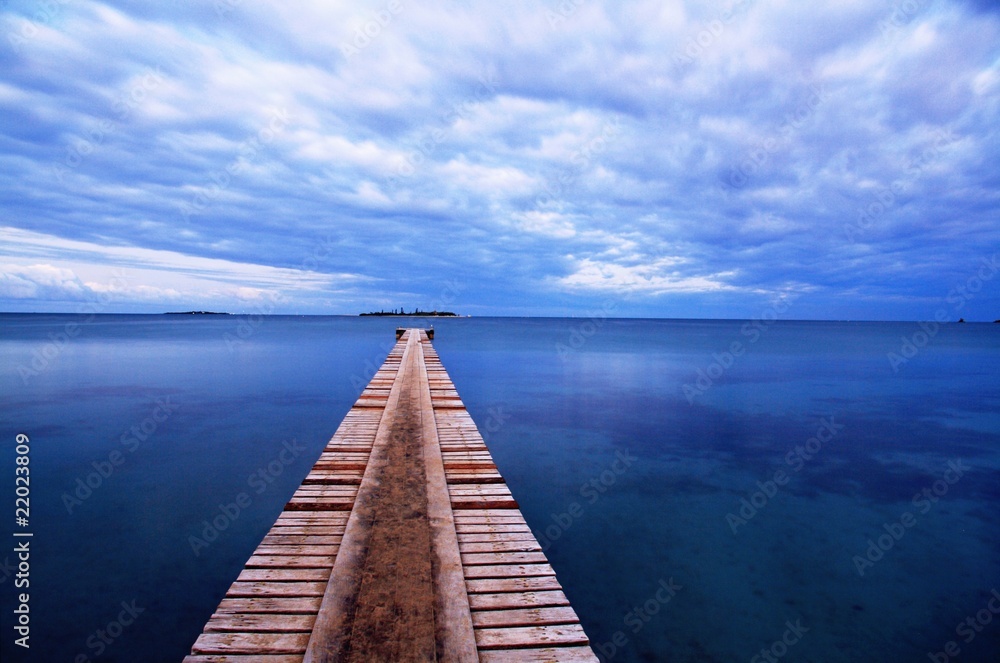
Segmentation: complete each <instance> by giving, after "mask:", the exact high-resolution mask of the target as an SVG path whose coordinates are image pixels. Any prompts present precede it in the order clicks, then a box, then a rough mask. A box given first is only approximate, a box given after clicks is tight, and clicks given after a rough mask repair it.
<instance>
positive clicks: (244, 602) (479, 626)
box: [184, 329, 597, 663]
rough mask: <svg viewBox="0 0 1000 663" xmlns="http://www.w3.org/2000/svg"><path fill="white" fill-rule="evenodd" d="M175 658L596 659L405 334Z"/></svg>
mask: <svg viewBox="0 0 1000 663" xmlns="http://www.w3.org/2000/svg"><path fill="white" fill-rule="evenodd" d="M184 660H185V663H208V662H215V663H229V662H232V663H326V662H328V661H418V660H419V661H435V660H436V661H463V662H464V661H486V662H489V661H597V657H596V656H595V655H594V653H593V651H591V649H590V647H589V641H588V639H587V636H586V634H585V633H584V631H583V628H582V627H581V626H580V621H579V619H578V618H577V615H576V613H575V611H574V610H573V608H572V607H571V606H570V604H569V601H568V600H567V599H566V596H565V595H564V594H563V592H562V588H561V586H560V585H559V582H558V580H557V579H556V576H555V572H554V571H553V570H552V567H551V566H550V565H549V563H548V561H547V560H546V558H545V555H544V553H543V552H542V550H541V547H540V546H539V544H538V542H537V541H536V540H535V537H534V536H533V535H532V533H531V530H530V529H529V528H528V525H527V524H526V523H525V521H524V518H523V517H522V515H521V512H520V511H519V510H518V507H517V503H516V502H515V501H514V498H513V497H512V496H511V494H510V491H509V490H508V488H507V485H506V484H505V483H504V480H503V477H502V476H500V473H499V472H498V471H497V468H496V465H494V464H493V459H492V458H491V456H490V453H489V451H488V450H487V448H486V444H485V443H484V442H483V438H482V436H481V435H480V434H479V431H478V430H477V429H476V425H475V423H474V422H473V421H472V417H470V416H469V413H468V411H467V410H466V409H465V405H464V404H463V403H462V400H461V398H459V395H458V392H457V391H456V390H455V387H454V385H453V384H452V382H451V379H450V378H449V377H448V374H447V372H445V370H444V367H443V366H442V365H441V361H440V360H439V359H438V356H437V353H436V352H435V351H434V348H433V346H432V345H431V342H430V339H429V338H428V335H427V333H426V331H424V330H422V329H407V330H402V332H401V333H399V332H398V333H397V341H396V345H395V346H394V347H393V349H392V351H391V352H390V353H389V356H388V357H387V358H386V360H385V363H384V364H383V365H382V367H381V368H380V369H379V371H378V372H377V373H376V374H375V376H374V377H373V378H372V380H371V382H370V383H369V385H368V387H367V388H366V389H365V390H364V392H363V393H362V394H361V396H360V397H359V398H358V400H357V402H356V403H355V404H354V407H352V408H351V410H350V412H348V413H347V416H345V417H344V421H343V422H342V423H341V425H340V427H339V428H338V429H337V432H336V433H335V434H334V436H333V438H332V439H331V440H330V442H329V443H328V444H327V446H326V448H325V449H324V450H323V453H322V454H321V455H320V457H319V460H318V461H317V462H316V464H315V465H314V466H313V468H312V470H311V471H310V472H309V475H308V476H307V477H306V478H305V480H304V481H303V482H302V485H301V486H300V487H299V489H298V490H297V491H296V492H295V494H294V495H293V496H292V499H291V500H290V501H289V502H288V504H287V505H286V506H285V509H284V511H283V512H282V513H281V515H280V516H279V517H278V520H277V521H276V522H275V523H274V526H273V527H272V528H271V530H270V531H269V532H268V533H267V535H266V536H265V537H264V540H263V541H261V543H260V545H259V546H258V547H257V549H256V550H255V551H254V553H253V555H252V556H251V557H250V559H249V560H247V563H246V566H245V568H244V569H243V571H242V573H240V575H239V577H238V578H237V579H236V581H235V582H234V583H233V584H232V586H231V587H230V588H229V591H228V592H226V596H225V598H223V599H222V602H221V603H220V604H219V606H218V608H217V609H216V611H215V614H213V615H212V617H211V619H209V621H208V623H207V624H206V625H205V630H204V632H203V633H202V634H201V636H199V638H198V640H197V641H196V642H195V644H194V646H193V647H192V649H191V655H190V656H188V657H187V658H185V659H184Z"/></svg>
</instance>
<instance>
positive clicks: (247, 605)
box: [215, 597, 320, 615]
mask: <svg viewBox="0 0 1000 663" xmlns="http://www.w3.org/2000/svg"><path fill="white" fill-rule="evenodd" d="M319 602H320V598H319V597H280V598H276V597H255V598H239V599H237V598H225V599H222V602H221V603H219V607H218V608H216V609H215V611H216V613H221V612H235V613H243V612H247V613H250V612H257V613H274V614H282V615H292V614H314V615H315V614H316V613H317V612H318V611H319Z"/></svg>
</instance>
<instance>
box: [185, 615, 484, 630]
mask: <svg viewBox="0 0 1000 663" xmlns="http://www.w3.org/2000/svg"><path fill="white" fill-rule="evenodd" d="M484 614H492V613H484ZM315 622H316V616H315V615H262V614H242V615H240V614H233V613H229V612H223V613H216V614H214V615H212V618H211V619H209V620H208V624H206V625H205V632H206V633H311V632H312V628H313V624H314V623H315Z"/></svg>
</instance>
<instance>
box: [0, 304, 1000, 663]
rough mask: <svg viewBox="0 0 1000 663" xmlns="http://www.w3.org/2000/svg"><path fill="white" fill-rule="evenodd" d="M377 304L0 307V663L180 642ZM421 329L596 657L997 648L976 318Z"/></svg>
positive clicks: (993, 334) (993, 524) (340, 392)
mask: <svg viewBox="0 0 1000 663" xmlns="http://www.w3.org/2000/svg"><path fill="white" fill-rule="evenodd" d="M397 322H398V320H396V319H379V318H339V317H330V318H324V317H271V318H263V319H251V320H246V319H244V318H235V317H194V318H188V317H185V318H172V317H164V316H98V317H96V318H95V319H93V320H90V319H88V318H85V317H79V316H39V315H0V394H2V400H0V496H2V497H0V541H2V544H0V545H2V547H0V610H2V612H0V651H2V654H3V656H2V659H3V661H4V662H5V663H6V662H7V661H46V662H48V661H74V660H78V661H81V662H82V661H88V660H91V661H129V662H131V661H179V660H180V659H181V658H182V657H183V656H184V655H185V654H186V653H187V652H188V651H189V649H190V646H191V644H192V642H193V641H194V639H195V638H196V637H197V635H198V634H199V633H200V631H201V628H202V627H203V625H204V623H205V621H206V620H207V619H208V617H209V615H210V614H211V613H212V611H213V609H214V607H215V606H216V605H217V604H218V601H219V600H220V598H221V596H222V595H223V593H224V592H225V590H226V588H227V587H228V586H229V584H230V582H231V581H232V580H233V579H234V578H235V576H236V575H237V574H238V572H239V569H240V568H241V567H242V565H243V563H244V561H245V560H246V558H247V557H248V556H249V554H250V553H251V552H252V550H253V549H254V548H255V547H256V545H257V543H258V542H259V540H260V539H261V537H262V536H263V535H264V533H265V532H266V531H267V529H268V528H269V527H270V525H271V523H272V522H273V521H274V519H275V517H276V516H277V515H278V513H279V512H280V511H281V508H282V506H283V505H284V503H285V502H286V501H287V499H288V498H289V496H290V495H291V494H292V492H294V490H295V488H296V487H297V486H298V484H299V483H300V481H301V479H302V477H303V476H304V475H305V473H306V472H307V471H308V469H309V467H311V465H312V463H313V462H314V460H315V458H316V456H317V455H318V454H319V452H320V450H321V449H322V447H323V445H324V444H325V442H326V440H327V439H328V438H329V437H330V435H331V434H332V433H333V431H334V430H335V429H336V427H337V425H338V424H339V423H340V420H341V419H342V417H343V415H344V414H345V413H346V412H347V410H348V409H349V408H350V406H351V404H352V403H353V401H354V399H355V398H356V397H357V395H358V392H359V387H360V385H362V384H364V383H366V382H367V379H368V377H369V376H370V375H371V372H372V371H373V370H374V369H375V368H377V366H379V365H380V364H381V362H382V360H383V359H384V357H385V354H386V351H387V349H388V347H389V346H390V344H391V342H392V339H393V334H392V330H393V328H394V327H395V326H396V324H397ZM410 322H411V323H413V324H423V325H426V321H410ZM433 322H434V326H435V328H436V330H437V335H436V339H435V346H436V348H437V350H438V352H439V354H440V355H441V358H442V360H443V362H444V364H445V367H446V368H447V369H448V371H449V373H450V374H451V376H452V379H453V380H454V382H455V384H456V386H457V388H458V390H459V393H460V394H461V395H462V397H463V399H464V400H465V403H466V405H467V406H468V408H469V410H470V412H471V413H472V416H473V418H474V419H475V420H476V421H477V423H478V424H479V426H480V429H481V430H482V431H483V433H484V436H485V437H486V438H487V443H488V444H489V446H490V449H491V451H492V452H493V456H494V458H495V460H496V462H497V464H498V465H499V467H500V469H501V471H502V473H503V474H504V476H505V478H506V479H507V482H508V484H509V485H510V487H511V490H512V491H513V492H514V495H515V497H516V498H517V499H518V501H519V502H520V504H521V508H522V511H523V513H524V515H525V517H526V518H527V519H528V522H529V524H530V525H531V526H532V528H533V529H534V530H535V532H536V535H537V536H538V538H539V540H540V541H541V542H542V543H543V544H544V545H545V546H546V552H547V554H548V555H549V558H550V560H551V561H552V564H553V566H554V567H555V569H556V571H557V573H558V574H559V578H560V580H561V581H562V583H563V585H564V586H565V589H566V592H567V594H568V595H569V597H570V599H571V600H572V602H573V605H574V607H575V608H576V610H577V612H578V613H579V615H580V617H581V620H582V621H583V624H584V627H585V628H586V630H587V632H588V634H589V635H590V636H591V638H592V640H593V641H594V643H595V646H596V648H597V650H598V651H599V652H600V653H601V656H602V659H603V660H614V661H666V660H669V661H751V660H752V659H753V657H754V656H757V655H758V654H759V653H760V651H761V649H767V650H769V651H770V654H768V655H769V656H771V657H772V658H775V659H778V660H782V661H927V660H930V659H929V658H928V653H935V654H936V653H937V652H943V651H945V647H946V646H947V645H948V643H949V642H951V641H954V644H953V648H952V650H951V651H952V652H954V651H955V648H956V647H957V648H958V650H960V654H959V656H958V658H951V659H950V660H960V661H983V662H986V661H991V662H992V661H996V660H998V656H997V652H1000V614H997V615H994V614H993V613H992V612H990V610H989V606H990V605H991V604H990V600H991V598H992V592H993V590H994V589H996V590H1000V512H998V508H997V507H998V505H1000V415H998V412H1000V380H998V379H997V378H998V374H1000V325H989V324H965V325H958V324H952V325H947V326H942V327H940V328H938V329H932V331H933V334H932V335H927V332H925V331H923V330H921V328H920V327H919V326H918V325H917V324H916V323H835V322H789V321H779V322H776V323H773V324H769V323H763V324H758V325H757V326H747V324H748V323H746V322H742V321H698V320H690V321H688V320H676V321H675V320H671V321H658V320H578V319H504V318H494V319H490V318H481V319H477V318H472V319H437V320H434V321H433ZM73 323H77V324H79V326H78V327H73V326H70V327H68V326H67V325H71V324H73ZM903 338H907V339H910V341H911V342H913V343H914V345H913V346H912V347H910V346H907V347H906V348H905V349H904V348H903V347H902V346H903V341H902V339H903ZM734 344H738V345H736V346H734ZM918 346H919V347H918ZM734 350H735V354H733V351H734ZM727 353H729V354H727ZM890 353H895V354H896V355H898V357H896V358H895V359H894V360H893V361H891V360H890V358H889V354H890ZM904 359H905V360H906V361H905V362H903V360H904ZM699 380H700V382H699ZM133 427H135V428H134V429H133ZM18 433H24V434H26V435H28V437H29V438H30V465H29V468H30V478H31V514H30V523H29V526H28V527H27V528H20V527H18V526H17V525H16V524H15V522H14V507H15V505H14V489H15V487H14V471H15V470H14V468H15V467H16V466H15V455H16V454H15V437H16V435H17V434H18ZM283 450H285V452H284V453H283ZM288 450H291V451H288ZM949 463H950V464H951V467H950V468H949ZM955 468H957V469H955ZM102 473H103V474H104V475H106V476H101V474H102ZM88 479H89V480H90V482H91V484H92V486H93V487H86V488H84V487H81V484H82V485H83V486H86V482H87V481H88ZM78 480H79V482H78ZM98 480H99V482H98ZM88 490H89V493H88ZM935 490H936V491H937V493H935ZM922 491H927V494H926V495H923V494H922ZM241 493H242V494H245V495H246V497H247V498H248V499H249V505H248V506H245V507H242V508H240V512H239V514H238V515H235V517H223V518H222V519H220V522H224V523H225V524H226V527H225V529H224V530H221V531H209V532H207V533H206V532H205V531H204V528H205V521H211V520H213V519H216V517H217V516H220V513H221V512H220V505H228V504H231V503H233V502H234V501H235V500H236V499H237V497H238V496H239V495H240V494H241ZM741 500H746V502H745V503H744V502H742V501H741ZM932 500H933V501H932ZM244 504H246V502H245V501H244ZM741 508H742V511H741ZM229 512H230V514H233V513H234V511H232V510H231V509H230V510H229ZM903 523H906V524H903ZM15 531H22V532H24V531H30V532H31V533H32V534H33V537H32V538H31V539H30V541H31V543H30V549H31V557H30V572H29V573H30V575H29V577H28V581H29V582H30V588H29V589H27V590H25V589H23V588H22V589H15V587H14V583H15V581H17V580H18V579H17V578H16V573H17V572H16V570H14V571H13V573H11V572H10V569H11V563H14V564H15V565H16V554H15V553H14V552H13V549H14V546H15V545H16V544H17V543H18V542H19V541H21V540H22V539H15V538H13V537H12V536H11V534H12V533H13V532H15ZM213 535H214V536H213ZM192 537H198V538H200V539H202V541H204V542H205V543H206V544H207V545H204V546H202V545H197V544H196V545H194V546H192ZM880 537H881V539H880ZM209 538H211V540H210V541H209V540H208V539H209ZM870 542H871V543H870ZM879 542H881V543H882V544H883V548H884V549H883V548H879V547H878V546H879ZM869 548H871V550H867V549H869ZM866 550H867V552H866ZM868 555H870V557H869V556H868ZM873 560H874V561H873ZM22 591H29V592H30V604H29V605H30V620H31V621H30V626H31V631H30V641H29V642H30V645H31V649H30V650H27V651H25V650H23V649H21V648H20V647H18V646H16V645H15V644H14V639H15V637H17V636H16V634H15V631H14V629H13V626H14V624H15V615H14V613H13V611H14V609H15V607H16V606H17V604H18V601H16V594H18V593H20V592H22ZM123 602H124V605H125V606H129V607H130V608H131V613H130V612H128V611H126V610H125V608H124V607H123ZM992 605H993V606H994V607H995V608H997V609H998V610H1000V601H994V602H993V603H992ZM135 613H138V614H137V615H135ZM133 615H134V616H133ZM977 618H978V619H979V621H978V622H977V621H976V620H977ZM966 619H972V622H971V625H968V624H966V625H964V626H963V625H962V624H963V622H964V620H966ZM119 620H121V621H119ZM125 622H127V624H125ZM956 629H958V630H956ZM782 638H784V641H782ZM941 656H944V655H943V654H942V655H941ZM757 660H764V659H760V658H758V659H757ZM936 660H946V659H945V658H941V657H939V658H937V659H936Z"/></svg>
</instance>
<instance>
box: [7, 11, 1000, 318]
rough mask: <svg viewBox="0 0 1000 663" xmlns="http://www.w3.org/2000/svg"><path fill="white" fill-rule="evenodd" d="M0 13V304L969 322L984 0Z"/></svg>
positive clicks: (996, 296)
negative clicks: (783, 312)
mask: <svg viewBox="0 0 1000 663" xmlns="http://www.w3.org/2000/svg"><path fill="white" fill-rule="evenodd" d="M0 12H2V14H0V16H2V23H0V30H2V32H3V38H2V40H0V117H2V118H3V120H2V122H0V172H2V175H0V310H3V311H66V312H72V311H74V310H78V309H79V308H80V306H81V305H82V304H83V303H86V302H91V303H92V305H94V306H98V307H100V309H101V310H104V311H107V312H157V311H166V310H178V309H180V310H187V309H192V308H198V309H212V310H225V311H231V312H254V311H263V312H275V313H332V314H337V313H357V312H360V311H365V310H371V309H378V308H381V307H385V308H393V307H398V306H404V307H406V308H407V309H412V308H414V307H421V308H424V309H431V308H439V309H440V308H447V309H451V310H455V311H457V312H459V313H463V314H472V315H489V314H496V315H584V316H585V315H591V314H594V313H595V312H599V311H601V310H602V309H603V310H605V311H611V312H613V314H615V315H622V316H651V317H713V318H715V317H756V316H759V315H761V314H762V312H764V311H766V310H767V309H768V308H769V307H770V306H771V305H772V303H773V302H775V301H776V300H779V299H781V298H784V299H785V301H792V302H794V305H793V307H792V309H791V310H789V311H788V313H787V317H793V318H835V319H843V318H850V319H929V318H931V317H933V315H934V313H935V311H937V310H939V309H941V308H944V309H946V311H947V312H948V314H949V315H950V316H953V317H955V318H957V317H958V316H959V315H961V316H963V317H966V318H967V319H977V320H987V319H988V320H993V319H996V318H1000V274H998V271H997V270H998V265H997V259H998V252H1000V158H998V156H1000V136H998V131H1000V10H998V9H997V8H995V4H994V3H992V2H973V1H971V0H966V1H962V2H959V1H951V2H948V1H944V0H899V1H896V2H893V1H886V0H865V1H859V0H855V1H852V0H818V1H816V2H809V3H803V2H793V1H791V0H773V1H770V0H756V1H755V0H742V1H741V0H736V1H733V0H726V1H723V2H714V1H707V2H700V1H699V2H694V1H691V2H681V1H679V0H678V1H673V0H657V1H655V2H639V1H636V2H611V1H607V2H605V1H602V0H562V2H561V3H560V2H556V0H549V1H548V2H491V3H487V2H472V1H462V0H453V1H441V2H436V3H434V2H429V3H428V2H424V3H419V4H418V3H413V2H410V1H409V0H386V1H383V2H330V1H327V0H313V1H302V2H290V3H278V2H273V3H272V2H264V0H175V1H172V2H162V3H160V2H127V1H121V2H89V1H86V0H46V1H44V2H43V1H24V2H21V1H17V0H0ZM959 302H960V303H961V307H960V306H959Z"/></svg>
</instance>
